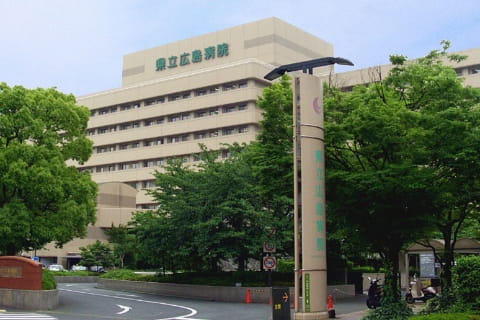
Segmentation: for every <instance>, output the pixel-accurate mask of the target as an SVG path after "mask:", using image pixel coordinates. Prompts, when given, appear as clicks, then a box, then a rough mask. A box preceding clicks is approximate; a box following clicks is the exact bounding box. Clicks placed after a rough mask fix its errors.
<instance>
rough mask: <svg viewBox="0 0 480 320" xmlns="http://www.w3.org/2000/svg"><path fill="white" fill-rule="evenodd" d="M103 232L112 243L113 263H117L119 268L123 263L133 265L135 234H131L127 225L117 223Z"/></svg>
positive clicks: (135, 244) (122, 266)
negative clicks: (116, 225)
mask: <svg viewBox="0 0 480 320" xmlns="http://www.w3.org/2000/svg"><path fill="white" fill-rule="evenodd" d="M105 233H106V234H107V236H108V241H109V242H110V243H112V244H113V255H114V257H115V261H116V263H115V264H117V263H118V264H119V266H120V268H122V269H123V268H124V267H125V264H127V265H131V266H134V265H135V263H136V250H137V243H136V239H135V235H134V234H132V232H131V230H130V228H129V227H128V226H124V225H121V224H120V225H119V226H118V227H115V226H113V224H112V227H111V228H110V229H107V230H106V231H105Z"/></svg>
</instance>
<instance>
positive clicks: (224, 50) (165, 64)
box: [155, 43, 228, 71]
mask: <svg viewBox="0 0 480 320" xmlns="http://www.w3.org/2000/svg"><path fill="white" fill-rule="evenodd" d="M226 56H228V43H221V44H218V45H216V46H210V47H207V48H204V49H203V50H200V49H196V50H193V51H192V52H184V53H182V54H179V55H177V56H170V57H168V58H166V57H164V58H158V59H157V60H156V61H155V66H156V71H163V70H165V69H172V68H176V67H179V66H180V67H182V66H186V65H189V64H190V63H199V62H202V61H203V60H213V59H215V58H222V57H226Z"/></svg>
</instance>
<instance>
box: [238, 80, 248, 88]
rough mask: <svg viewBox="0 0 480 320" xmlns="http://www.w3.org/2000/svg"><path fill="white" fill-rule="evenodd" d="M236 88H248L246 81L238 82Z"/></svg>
mask: <svg viewBox="0 0 480 320" xmlns="http://www.w3.org/2000/svg"><path fill="white" fill-rule="evenodd" d="M238 87H239V88H246V87H248V83H247V81H242V82H239V83H238Z"/></svg>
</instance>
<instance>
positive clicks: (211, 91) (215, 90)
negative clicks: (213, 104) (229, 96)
mask: <svg viewBox="0 0 480 320" xmlns="http://www.w3.org/2000/svg"><path fill="white" fill-rule="evenodd" d="M208 91H209V92H210V93H217V92H218V91H220V87H218V86H217V87H211V88H210V89H209V90H208Z"/></svg>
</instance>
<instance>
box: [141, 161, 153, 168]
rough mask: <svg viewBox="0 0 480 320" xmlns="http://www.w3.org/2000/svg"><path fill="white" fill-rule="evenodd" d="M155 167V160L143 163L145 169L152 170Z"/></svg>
mask: <svg viewBox="0 0 480 320" xmlns="http://www.w3.org/2000/svg"><path fill="white" fill-rule="evenodd" d="M154 165H155V161H154V160H146V161H144V162H143V167H144V168H151V167H153V166H154Z"/></svg>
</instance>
